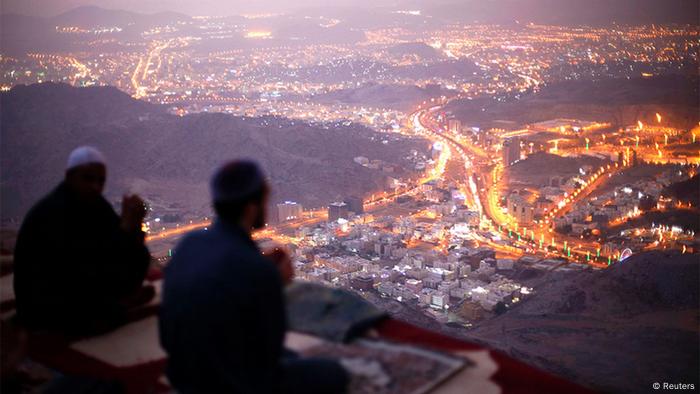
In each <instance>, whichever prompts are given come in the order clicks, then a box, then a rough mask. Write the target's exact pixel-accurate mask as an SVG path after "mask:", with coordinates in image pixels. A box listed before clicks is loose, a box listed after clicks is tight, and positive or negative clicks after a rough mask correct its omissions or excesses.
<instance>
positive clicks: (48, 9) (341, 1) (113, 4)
mask: <svg viewBox="0 0 700 394" xmlns="http://www.w3.org/2000/svg"><path fill="white" fill-rule="evenodd" d="M362 3H364V4H365V5H372V6H376V5H393V4H401V3H409V1H404V0H333V1H328V0H247V1H244V0H1V1H0V4H1V6H2V13H20V14H26V15H41V16H53V15H56V14H59V13H61V12H64V11H67V10H69V9H71V8H75V7H78V6H81V5H96V6H100V7H104V8H114V9H123V10H129V11H137V12H147V13H151V12H159V11H177V12H183V13H186V14H189V15H203V14H207V15H232V14H241V13H251V12H284V11H289V10H290V9H298V8H305V7H319V6H327V5H329V4H332V5H337V6H357V5H358V4H362ZM411 3H413V1H411Z"/></svg>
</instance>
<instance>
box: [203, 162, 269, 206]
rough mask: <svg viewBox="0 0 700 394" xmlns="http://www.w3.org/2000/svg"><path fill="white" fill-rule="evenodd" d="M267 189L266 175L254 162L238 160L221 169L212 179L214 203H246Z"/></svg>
mask: <svg viewBox="0 0 700 394" xmlns="http://www.w3.org/2000/svg"><path fill="white" fill-rule="evenodd" d="M264 187H265V175H264V174H263V172H262V170H261V169H260V167H259V166H258V165H257V164H256V163H255V162H253V161H248V160H237V161H232V162H229V163H226V164H224V165H223V166H221V167H219V169H218V170H216V172H215V173H214V176H213V177H212V179H211V196H212V200H213V201H214V203H226V202H240V201H245V200H248V199H250V198H252V197H253V196H255V195H257V194H259V193H260V192H261V191H262V190H263V188H264Z"/></svg>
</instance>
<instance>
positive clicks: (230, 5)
mask: <svg viewBox="0 0 700 394" xmlns="http://www.w3.org/2000/svg"><path fill="white" fill-rule="evenodd" d="M699 4H700V1H699V0H0V6H1V9H0V12H1V13H18V14H25V15H35V16H54V15H57V14H60V13H62V12H65V11H68V10H70V9H72V8H75V7H79V6H84V5H95V6H100V7H103V8H111V9H121V10H128V11H135V12H140V13H154V12H162V11H175V12H181V13H184V14H188V15H222V16H227V15H236V14H238V15H240V14H246V13H268V12H272V13H282V12H289V11H293V10H298V9H304V8H330V7H341V8H361V9H364V8H375V7H390V8H391V9H421V10H424V11H426V12H428V13H430V15H433V16H438V17H445V16H447V17H450V18H452V17H455V16H456V17H460V16H461V15H465V16H470V15H477V16H476V18H484V17H487V18H488V17H489V16H492V15H506V16H508V17H510V18H514V19H518V17H519V16H522V17H525V18H526V19H527V18H529V19H530V20H536V21H537V20H538V19H541V18H544V19H543V20H545V21H546V20H547V18H552V19H550V20H553V21H554V23H557V22H556V21H557V19H556V18H560V19H561V20H563V21H569V22H571V23H576V22H577V21H578V20H581V21H582V23H586V22H591V21H592V22H593V23H597V22H598V21H602V22H603V23H605V21H606V18H607V21H608V22H609V21H619V22H623V23H625V22H631V23H637V22H639V23H655V22H656V23H665V22H679V23H692V24H698V18H700V10H699ZM362 12H365V11H364V10H362Z"/></svg>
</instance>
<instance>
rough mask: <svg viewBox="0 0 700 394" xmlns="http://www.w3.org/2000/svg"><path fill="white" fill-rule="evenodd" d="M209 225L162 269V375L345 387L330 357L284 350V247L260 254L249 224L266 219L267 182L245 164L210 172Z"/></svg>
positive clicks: (245, 389)
mask: <svg viewBox="0 0 700 394" xmlns="http://www.w3.org/2000/svg"><path fill="white" fill-rule="evenodd" d="M211 190H212V195H213V200H214V209H215V211H216V213H217V216H218V217H217V220H216V222H215V224H214V225H213V226H212V228H210V229H209V230H207V231H200V232H196V233H193V234H191V235H188V236H187V237H186V238H185V239H183V240H182V242H181V243H180V244H179V245H178V247H177V249H176V251H175V254H174V256H173V259H172V260H171V262H170V264H169V265H168V266H167V267H166V269H165V283H164V290H163V303H162V305H161V309H160V338H161V344H162V345H163V347H164V348H165V350H166V351H167V353H168V356H169V359H168V370H167V373H168V377H169V378H170V381H171V382H172V384H173V385H174V387H175V388H176V389H177V391H178V392H180V393H184V394H189V393H251V394H258V393H308V394H313V393H342V392H343V391H345V386H346V382H347V377H346V374H345V371H344V370H343V369H342V367H340V365H338V364H337V363H335V362H332V361H327V360H310V359H306V360H304V359H299V358H292V357H288V356H287V355H289V353H288V352H285V351H284V350H283V341H284V336H285V331H286V316H285V301H284V294H283V286H284V284H285V283H287V282H289V281H290V280H291V277H292V269H291V261H290V260H289V258H288V257H287V256H286V255H285V254H280V253H279V251H278V252H277V254H276V255H275V254H273V255H272V256H273V257H272V258H268V257H266V256H263V254H262V253H261V251H260V250H259V249H258V247H257V245H256V244H255V242H254V241H253V240H252V238H251V231H252V230H254V229H259V228H262V227H263V226H264V225H265V210H266V209H265V207H266V203H267V195H268V186H267V184H266V182H265V179H264V176H263V175H262V173H261V171H260V170H259V168H258V167H257V165H255V164H254V163H251V162H233V163H230V164H228V165H226V166H224V167H222V168H221V169H220V170H218V171H217V172H216V174H215V175H214V177H213V179H212V183H211Z"/></svg>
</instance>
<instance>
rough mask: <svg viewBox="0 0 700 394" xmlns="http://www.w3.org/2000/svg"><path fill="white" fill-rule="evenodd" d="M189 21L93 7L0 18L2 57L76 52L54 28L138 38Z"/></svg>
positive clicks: (180, 16) (69, 38) (174, 16)
mask: <svg viewBox="0 0 700 394" xmlns="http://www.w3.org/2000/svg"><path fill="white" fill-rule="evenodd" d="M189 19H191V18H190V17H189V16H187V15H183V14H178V13H175V12H161V13H156V14H139V13H135V12H129V11H123V10H108V9H104V8H100V7H95V6H85V7H78V8H75V9H72V10H70V11H67V12H65V13H62V14H60V15H57V16H54V17H49V18H44V17H37V16H26V15H19V14H2V15H0V35H1V36H2V40H1V41H0V45H1V48H0V49H1V50H2V53H4V54H10V55H18V54H23V53H27V52H47V51H61V50H74V49H79V47H78V46H75V43H74V39H75V37H73V36H71V35H70V34H61V33H60V32H59V31H57V28H62V27H78V28H82V29H97V28H106V29H109V28H115V27H116V28H119V29H121V31H119V32H114V33H111V34H113V35H114V36H116V37H138V36H139V34H140V33H141V32H142V31H144V30H147V29H148V28H149V27H151V26H156V25H162V24H166V23H175V22H178V21H186V20H189Z"/></svg>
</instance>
